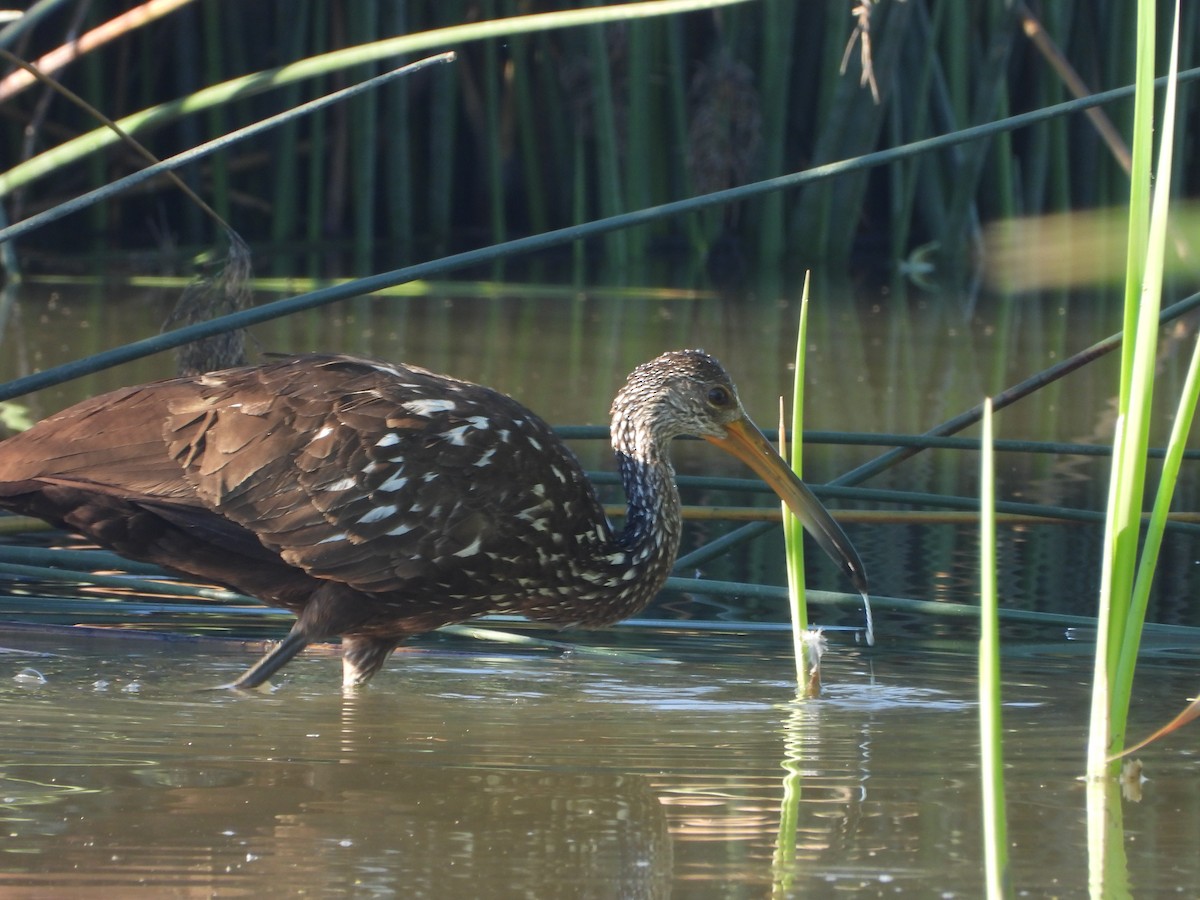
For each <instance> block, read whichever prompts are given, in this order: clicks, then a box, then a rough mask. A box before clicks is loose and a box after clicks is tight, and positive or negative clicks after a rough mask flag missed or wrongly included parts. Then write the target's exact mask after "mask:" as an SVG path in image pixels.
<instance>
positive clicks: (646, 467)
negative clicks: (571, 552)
mask: <svg viewBox="0 0 1200 900" xmlns="http://www.w3.org/2000/svg"><path fill="white" fill-rule="evenodd" d="M668 446H669V439H666V440H663V439H654V437H653V433H652V431H651V429H650V428H648V427H646V424H645V423H637V422H634V421H631V420H629V419H625V418H623V417H620V416H618V417H614V421H613V451H614V453H616V457H617V468H618V470H619V472H620V475H621V483H622V485H623V486H624V488H625V497H626V504H627V510H626V516H625V527H624V528H623V529H622V531H621V533H620V534H619V535H617V538H616V546H617V547H618V549H619V550H620V551H622V552H623V553H624V554H625V556H626V564H627V565H628V566H629V567H630V568H631V569H636V570H637V572H638V577H637V578H636V579H635V580H636V581H638V582H642V583H644V590H645V591H646V592H647V596H646V600H647V601H648V600H649V599H650V597H651V596H653V594H655V593H657V592H658V589H659V588H660V587H661V586H662V582H663V581H665V580H666V578H667V575H668V574H670V571H671V567H672V565H674V562H675V554H676V553H677V552H678V550H679V535H680V516H679V490H678V488H677V487H676V486H675V469H674V467H673V466H672V465H671V460H670V458H669V457H668V455H667V447H668Z"/></svg>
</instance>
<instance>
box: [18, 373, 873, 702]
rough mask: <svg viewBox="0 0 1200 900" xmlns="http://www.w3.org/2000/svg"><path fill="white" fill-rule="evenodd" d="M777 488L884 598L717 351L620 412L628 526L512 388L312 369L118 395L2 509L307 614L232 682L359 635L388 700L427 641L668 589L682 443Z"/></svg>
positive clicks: (366, 668) (356, 657) (69, 416)
mask: <svg viewBox="0 0 1200 900" xmlns="http://www.w3.org/2000/svg"><path fill="white" fill-rule="evenodd" d="M680 435H694V436H698V437H701V438H705V439H707V440H709V441H711V442H712V443H714V444H716V445H718V446H720V447H722V448H723V449H725V450H727V451H729V452H731V453H733V454H734V455H735V456H738V457H739V458H741V459H742V460H744V461H745V462H747V463H748V464H749V465H750V467H751V468H752V469H754V470H755V471H756V472H757V473H758V474H759V475H760V476H761V477H762V478H764V479H765V480H766V481H767V482H768V483H769V484H770V485H771V486H772V487H773V488H774V490H775V491H776V492H777V493H778V494H779V495H780V497H781V498H782V499H783V500H784V501H785V502H786V503H787V504H788V505H789V506H790V507H791V508H792V509H793V510H794V511H795V512H796V514H797V515H798V516H799V517H800V518H801V520H802V521H803V523H804V525H805V527H806V528H807V529H808V531H809V532H810V533H811V534H813V536H814V537H815V538H816V540H817V542H818V543H819V544H820V546H821V547H822V548H823V549H824V550H825V552H826V553H828V554H829V555H830V556H831V557H832V558H833V559H834V561H835V562H837V563H838V564H839V565H840V566H841V568H842V570H843V571H844V572H845V573H846V574H847V575H848V576H849V578H850V581H851V582H852V583H853V584H854V586H855V587H856V588H857V589H858V590H859V591H860V592H863V593H864V594H865V592H866V589H867V579H866V574H865V573H864V571H863V566H862V563H861V562H860V560H859V558H858V554H857V553H856V552H855V550H854V547H853V546H852V545H851V543H850V541H849V540H848V539H847V538H846V536H845V534H844V533H843V532H842V529H841V528H840V527H839V526H838V524H837V523H836V522H835V521H834V520H833V518H832V517H831V516H830V515H829V513H828V512H827V511H826V510H825V508H824V507H823V506H822V505H821V503H820V501H818V500H817V498H816V497H815V496H813V494H812V493H811V491H809V489H808V488H807V487H806V486H805V485H804V484H803V483H802V482H801V481H800V480H799V479H798V478H796V477H795V476H794V475H793V474H792V472H791V470H790V469H789V468H788V467H787V465H786V464H785V463H784V462H783V460H782V459H781V458H780V457H779V455H778V454H777V453H776V452H775V451H774V449H773V448H772V447H771V445H770V444H769V443H768V442H767V440H766V439H765V438H764V437H763V436H762V434H761V432H759V430H758V429H757V428H756V427H755V426H754V424H753V423H752V422H751V421H750V419H749V418H748V417H747V415H746V412H745V410H744V409H743V408H742V404H741V402H740V401H739V399H738V395H737V391H736V389H735V388H734V386H733V382H732V381H731V380H730V378H729V376H728V375H727V374H726V373H725V370H724V369H723V368H722V367H721V365H720V364H719V363H718V362H717V361H716V360H715V359H713V358H712V357H711V356H709V355H708V354H706V353H704V352H703V351H699V350H684V351H677V352H671V353H665V354H663V355H662V356H659V357H658V358H657V359H654V360H651V361H650V362H648V363H645V364H643V365H641V366H638V367H637V368H636V369H635V370H634V371H633V372H632V374H630V376H629V379H628V380H627V381H626V383H625V386H624V387H623V388H621V390H620V392H619V393H618V394H617V397H616V399H615V400H614V401H613V405H612V446H613V449H614V451H615V453H616V457H617V465H618V468H619V470H620V474H621V480H622V482H623V484H624V487H625V493H626V494H627V496H628V504H629V508H628V513H627V516H626V518H625V523H624V527H623V528H622V529H621V530H620V531H617V530H616V529H614V528H613V526H612V525H611V524H610V523H609V521H608V520H607V518H606V517H605V515H604V511H603V509H602V507H601V506H600V504H599V502H598V500H597V498H596V494H595V491H594V490H593V488H592V486H591V484H590V483H589V481H588V479H587V478H586V476H585V475H584V472H583V469H582V468H581V467H580V465H579V463H578V461H577V460H576V459H575V456H574V455H573V454H572V453H571V451H570V450H568V449H567V447H566V445H565V444H563V442H562V441H561V440H560V439H559V438H558V437H557V436H556V435H555V433H554V431H553V430H551V429H550V428H549V427H548V426H547V425H546V424H545V423H544V422H543V421H542V420H541V419H539V418H538V417H537V416H536V415H534V414H533V413H532V412H530V411H529V410H528V409H526V408H525V407H524V406H522V405H521V404H519V403H517V402H516V401H515V400H512V399H511V398H509V397H507V396H505V395H503V394H500V393H498V392H496V391H493V390H490V389H489V388H485V387H481V386H479V385H475V384H471V383H469V382H465V381H459V380H457V379H454V378H450V377H447V376H444V375H436V374H433V373H432V372H428V371H426V370H424V369H420V368H417V367H415V366H404V365H389V364H387V363H383V362H376V361H371V360H365V359H356V358H352V357H348V356H326V355H309V356H299V357H294V358H287V359H280V360H277V361H272V362H268V363H266V364H263V365H257V366H247V367H241V368H235V369H226V370H224V371H219V372H212V373H208V374H203V375H196V376H189V377H182V378H174V379H170V380H167V381H159V382H154V383H151V384H145V385H140V386H136V387H130V388H124V389H122V390H117V391H113V392H110V393H107V394H104V395H102V396H99V397H95V398H93V399H91V400H86V401H84V402H82V403H79V404H77V405H75V406H72V407H71V408H69V409H67V410H65V411H64V412H61V413H58V414H57V415H55V416H52V417H50V418H48V419H46V420H44V421H42V422H41V423H39V424H37V425H35V426H34V427H33V428H31V429H29V430H28V431H25V432H23V433H21V434H18V435H16V436H14V437H11V438H9V439H8V440H6V441H4V442H3V443H0V507H6V508H8V509H11V510H15V511H19V512H22V513H26V514H30V515H33V516H37V517H39V518H42V519H45V520H47V521H49V522H51V523H54V524H56V525H58V526H59V527H62V528H66V529H69V530H72V531H76V532H80V533H82V534H83V535H86V536H87V537H88V538H90V539H92V540H94V541H96V542H97V543H99V544H101V545H103V546H107V547H110V548H112V549H113V550H115V551H116V552H117V553H119V554H121V555H123V556H126V557H128V558H131V559H136V560H143V561H147V562H151V563H155V564H158V565H160V566H163V567H165V568H167V569H169V570H173V571H176V572H180V573H184V574H186V575H190V576H194V577H196V578H200V579H203V580H205V581H208V582H215V583H218V584H221V585H225V586H227V587H229V588H232V589H234V590H236V591H240V592H242V593H245V594H250V595H252V596H254V597H257V598H259V599H260V600H262V601H264V602H265V603H267V604H270V605H272V606H279V607H285V608H287V609H289V610H291V611H292V612H294V613H295V614H296V621H295V623H294V625H293V626H292V629H291V631H290V633H289V634H288V635H287V636H286V637H285V638H284V639H283V640H282V641H281V642H279V643H278V644H277V645H275V647H274V648H273V649H271V650H270V651H269V652H268V653H267V654H266V655H265V656H264V657H263V658H262V659H261V660H259V661H258V662H257V663H256V664H255V665H254V666H252V667H251V668H250V669H249V670H247V671H246V672H245V673H244V674H243V675H242V676H241V677H239V678H238V679H237V680H236V681H234V682H233V683H232V685H230V686H232V687H239V688H252V687H256V686H258V685H260V684H262V683H264V682H265V681H266V680H267V679H268V678H270V677H271V675H272V674H274V673H275V672H277V671H278V670H279V669H280V668H281V667H282V666H283V665H284V664H285V663H287V662H288V661H289V660H290V659H291V658H292V657H293V656H295V655H296V654H297V653H299V652H300V651H301V650H302V649H303V648H304V647H305V646H306V645H307V644H309V643H311V642H313V641H316V640H321V639H325V638H329V637H334V636H338V635H340V636H341V638H342V665H343V680H344V683H345V684H346V685H355V684H360V683H363V682H366V681H367V680H368V679H370V678H371V677H372V676H373V675H374V674H375V673H376V672H377V671H378V670H379V668H380V666H382V665H383V663H384V661H385V660H386V659H387V657H388V655H389V654H390V653H391V651H392V650H393V649H395V647H396V646H397V644H399V643H400V641H401V640H403V639H404V638H405V637H407V636H409V635H413V634H418V633H421V632H426V631H430V630H432V629H435V628H438V627H440V626H442V625H447V624H450V623H455V622H461V621H464V620H466V619H470V618H473V617H476V616H480V615H484V614H487V613H519V614H522V615H524V616H526V617H529V618H532V619H538V620H545V621H548V622H554V623H559V624H563V625H568V624H582V625H600V624H607V623H612V622H615V621H617V620H619V619H622V618H625V617H627V616H629V615H631V614H632V613H634V612H637V611H638V610H640V609H642V608H643V607H644V606H645V605H646V604H647V603H648V602H649V601H650V599H651V598H652V597H653V596H654V595H655V593H657V591H658V590H659V589H660V588H661V587H662V584H663V582H664V580H665V579H666V577H667V574H668V572H669V571H670V569H671V567H672V564H673V563H674V560H675V555H676V551H677V550H678V547H679V536H680V505H679V493H678V490H677V489H676V486H675V480H674V475H675V473H674V470H673V468H672V466H671V461H670V457H669V453H668V450H669V446H668V445H669V444H670V442H671V439H672V438H675V437H677V436H680Z"/></svg>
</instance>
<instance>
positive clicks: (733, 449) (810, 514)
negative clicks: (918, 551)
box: [706, 418, 867, 598]
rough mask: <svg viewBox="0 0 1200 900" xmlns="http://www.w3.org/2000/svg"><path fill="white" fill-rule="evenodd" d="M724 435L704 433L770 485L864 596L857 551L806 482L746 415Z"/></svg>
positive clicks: (863, 573) (864, 580)
mask: <svg viewBox="0 0 1200 900" xmlns="http://www.w3.org/2000/svg"><path fill="white" fill-rule="evenodd" d="M725 431H726V436H725V437H724V438H714V437H707V438H706V440H708V441H710V442H711V443H713V444H716V445H717V446H718V447H720V448H721V449H722V450H724V451H726V452H727V453H731V454H732V455H734V456H736V457H737V458H738V459H740V460H741V461H742V462H744V463H745V464H746V465H748V466H749V467H750V468H751V469H753V470H754V472H755V474H757V475H758V477H759V478H761V479H762V480H763V481H765V482H766V483H767V484H769V485H770V486H771V489H772V490H773V491H775V493H776V494H778V495H779V499H781V500H782V501H783V502H784V503H786V504H787V505H788V508H789V509H790V510H791V511H792V512H793V513H795V514H796V518H798V519H799V520H800V524H802V525H803V526H804V528H805V530H806V531H807V532H808V533H809V534H811V535H812V536H813V538H814V539H815V540H816V542H817V544H819V545H820V547H821V549H822V550H824V551H825V552H826V554H828V556H829V558H830V559H832V560H833V561H834V562H835V563H837V564H838V565H839V566H841V568H842V571H843V572H845V573H846V575H847V576H848V577H849V578H850V583H851V584H853V585H854V587H855V589H856V590H857V591H858V592H859V593H860V594H862V595H863V597H864V598H865V597H866V595H867V573H866V570H865V569H864V568H863V564H862V560H861V559H859V558H858V551H857V550H855V549H854V545H853V544H851V543H850V539H849V538H848V537H846V533H845V532H844V531H842V526H841V525H839V524H838V523H837V522H836V521H835V520H834V518H833V516H831V515H830V514H829V510H827V509H826V508H825V507H824V506H823V505H822V503H821V501H820V500H818V499H817V497H816V495H815V494H813V492H812V491H811V490H809V488H808V485H806V484H805V483H804V482H803V481H801V480H800V479H799V478H797V477H796V473H795V472H793V471H792V469H791V466H789V465H788V464H787V463H786V462H784V461H783V457H782V456H780V455H779V453H778V452H777V451H776V450H775V448H774V447H772V446H771V443H770V441H768V440H767V439H766V438H765V437H763V433H762V432H761V431H759V430H758V428H757V427H755V425H754V423H753V422H751V421H750V420H749V419H746V418H742V419H738V420H737V421H736V422H732V423H730V424H729V425H727V426H726V427H725Z"/></svg>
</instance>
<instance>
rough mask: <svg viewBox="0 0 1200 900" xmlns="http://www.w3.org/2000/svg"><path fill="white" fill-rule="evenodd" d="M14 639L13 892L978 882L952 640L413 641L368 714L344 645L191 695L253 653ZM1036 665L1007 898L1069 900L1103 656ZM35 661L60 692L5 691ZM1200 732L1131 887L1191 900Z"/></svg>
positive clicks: (962, 685)
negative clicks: (279, 673)
mask: <svg viewBox="0 0 1200 900" xmlns="http://www.w3.org/2000/svg"><path fill="white" fill-rule="evenodd" d="M4 643H5V645H6V646H7V647H9V648H12V649H21V650H25V651H30V652H31V653H36V654H39V655H27V654H20V655H18V654H12V653H10V654H5V655H4V656H3V657H0V676H2V677H0V748H2V749H0V772H2V775H0V819H2V820H3V821H2V823H0V827H2V828H3V830H4V834H5V838H4V841H3V854H4V855H3V859H4V862H3V865H0V893H3V894H4V896H5V897H6V898H7V897H14V898H17V897H45V896H53V895H56V894H62V893H70V894H71V895H72V896H100V895H104V896H112V895H114V894H115V895H118V896H157V897H162V896H197V895H199V896H222V897H236V896H262V895H264V893H266V894H267V895H273V896H285V895H308V896H355V897H369V896H404V897H431V898H437V897H447V898H449V897H465V896H472V897H497V898H508V897H535V898H546V897H564V898H566V897H572V898H574V897H621V898H631V897H668V896H674V897H713V898H739V897H764V896H768V895H770V894H771V893H772V891H773V890H774V891H775V892H776V895H780V896H797V897H799V896H830V895H834V894H840V893H845V892H852V893H854V894H855V895H858V896H882V897H886V896H897V895H905V896H919V897H937V896H943V897H974V896H978V895H979V892H980V884H981V880H980V879H981V875H980V873H981V865H982V863H981V860H982V855H981V849H980V837H979V783H978V771H977V748H976V727H977V726H976V716H975V703H974V697H973V680H974V661H973V660H972V659H971V658H970V657H969V656H968V655H966V654H963V653H961V652H957V651H956V650H954V649H953V648H947V647H944V646H943V647H939V645H938V644H937V642H931V643H929V644H927V645H926V646H924V647H918V648H917V649H915V650H913V649H905V648H901V647H895V646H893V647H884V648H875V649H873V650H870V651H866V650H863V649H861V648H857V647H855V646H853V645H852V644H835V645H834V647H833V648H832V651H831V653H830V654H829V656H828V657H827V663H826V667H825V683H826V688H825V693H824V696H823V697H822V699H819V700H810V701H798V700H796V699H795V698H794V694H793V687H792V681H791V675H792V673H791V663H790V660H789V659H788V652H787V650H788V648H787V642H786V640H784V639H782V638H780V637H779V636H772V635H752V636H744V637H738V638H719V637H717V638H714V637H705V638H703V639H699V638H695V637H686V636H682V637H676V638H671V637H669V636H666V635H663V634H657V635H652V636H647V638H646V639H644V640H642V641H641V642H640V644H641V646H642V649H644V650H649V651H650V652H653V653H654V654H655V655H656V656H657V657H659V658H662V659H669V660H673V661H675V664H673V665H671V664H665V663H663V664H647V663H641V662H630V661H626V660H598V659H595V658H589V657H584V656H579V655H567V656H562V655H558V654H514V653H510V652H496V651H494V650H492V649H489V648H481V647H479V646H474V645H461V644H460V645H452V646H444V645H442V644H441V643H432V644H428V643H424V644H419V645H418V648H417V649H412V650H408V651H406V652H402V653H400V654H398V655H397V657H396V658H395V659H393V660H392V661H391V663H390V664H389V665H388V667H387V668H386V669H385V670H384V672H383V673H381V675H380V676H379V677H378V678H377V679H376V680H375V681H374V682H373V683H372V684H371V686H370V688H368V689H367V690H365V691H361V692H359V693H358V694H356V695H353V696H342V694H341V693H340V691H339V689H338V678H339V675H340V671H339V666H338V665H337V663H336V660H335V659H334V658H333V657H332V655H330V654H328V653H321V652H316V653H310V654H307V655H305V656H303V657H302V658H300V659H298V660H297V661H296V662H294V663H293V664H292V665H291V666H289V668H288V669H287V671H286V675H285V677H284V678H283V679H281V680H280V683H279V684H278V685H277V687H276V690H275V691H274V692H273V693H271V694H270V695H263V696H259V695H255V696H246V695H235V694H231V693H228V692H220V691H218V692H211V691H204V690H200V689H199V688H202V687H205V686H208V685H211V684H216V683H218V682H220V681H224V680H227V679H228V678H229V677H230V676H231V675H233V674H234V673H235V672H236V671H238V670H239V669H240V668H241V667H242V666H244V665H245V664H246V662H247V661H248V660H249V659H250V658H251V657H250V656H249V655H248V653H247V651H246V650H245V649H242V648H237V647H234V646H231V645H228V644H223V643H220V642H212V641H205V642H181V643H171V644H164V643H162V642H159V641H153V640H146V639H131V638H122V637H118V636H113V637H106V636H103V635H101V636H91V635H89V636H85V637H74V636H72V635H71V634H70V633H66V634H39V633H36V632H33V633H20V634H17V635H10V636H8V637H6V638H5V641H4ZM1017 649H1018V650H1019V652H1018V653H1014V654H1012V655H1009V656H1008V657H1007V658H1006V660H1005V664H1004V678H1005V710H1004V717H1005V719H1004V722H1005V727H1006V747H1005V750H1006V757H1007V762H1008V771H1007V784H1008V804H1009V805H1008V809H1009V816H1010V825H1009V835H1010V839H1011V842H1012V850H1011V854H1012V862H1013V876H1014V878H1013V881H1014V884H1015V885H1017V887H1018V888H1019V889H1020V890H1021V891H1022V892H1025V894H1026V895H1027V896H1039V897H1040V896H1051V895H1055V896H1081V895H1083V893H1084V888H1085V885H1086V883H1087V841H1086V831H1085V827H1084V807H1083V803H1084V792H1083V787H1082V784H1081V783H1080V782H1079V780H1078V777H1079V775H1080V774H1081V771H1082V766H1083V755H1082V748H1083V741H1084V731H1085V726H1086V718H1087V700H1086V689H1085V683H1086V682H1087V681H1088V680H1089V675H1090V671H1089V666H1090V662H1089V658H1088V656H1087V654H1086V653H1082V652H1080V649H1081V648H1079V647H1077V646H1075V645H1073V644H1070V643H1067V642H1065V641H1063V640H1061V639H1059V640H1054V639H1048V640H1037V641H1029V640H1024V641H1022V642H1021V643H1020V644H1019V645H1017ZM27 669H35V670H37V671H38V672H40V673H41V674H42V676H43V677H44V679H45V681H44V683H30V680H29V679H30V677H31V676H28V675H27V676H26V677H25V678H24V679H15V678H14V676H15V675H17V674H18V673H20V672H21V671H24V670H27ZM1197 674H1198V673H1197V671H1196V666H1195V665H1194V657H1193V660H1192V661H1190V662H1188V663H1187V664H1186V665H1183V666H1180V665H1173V666H1167V665H1162V664H1160V665H1159V666H1158V667H1157V668H1156V667H1155V666H1154V664H1153V663H1152V664H1151V674H1150V676H1149V678H1150V679H1152V681H1153V683H1154V684H1155V690H1154V691H1152V692H1150V691H1141V692H1139V694H1138V696H1139V698H1140V699H1139V703H1138V705H1137V708H1136V711H1135V722H1137V723H1141V727H1148V726H1149V725H1151V724H1153V723H1155V722H1157V721H1160V720H1162V719H1164V718H1166V717H1167V716H1168V715H1169V714H1171V713H1173V712H1174V711H1175V707H1176V706H1177V705H1178V698H1181V697H1182V696H1184V695H1185V694H1186V692H1187V691H1188V690H1194V686H1195V683H1196V675H1197ZM1135 727H1137V726H1135ZM1194 746H1195V745H1194V741H1192V740H1190V739H1189V737H1188V736H1186V735H1184V736H1179V737H1176V738H1173V739H1171V740H1169V741H1168V742H1166V743H1165V744H1163V745H1162V746H1161V747H1160V748H1157V749H1154V750H1150V751H1146V752H1145V753H1143V754H1142V758H1143V759H1144V760H1145V762H1146V766H1147V775H1148V777H1149V779H1150V780H1149V781H1148V782H1147V783H1146V784H1145V786H1144V787H1145V795H1144V798H1143V799H1142V801H1141V802H1140V803H1136V804H1134V803H1128V804H1126V807H1125V824H1126V828H1127V839H1126V840H1127V851H1128V861H1129V882H1130V885H1131V887H1132V889H1133V891H1134V893H1135V895H1137V896H1159V895H1164V894H1166V893H1177V895H1179V896H1196V895H1198V894H1200V859H1198V858H1197V856H1196V854H1195V847H1196V842H1197V840H1198V839H1200V816H1197V814H1196V813H1197V810H1198V809H1200V787H1198V786H1197V783H1196V781H1195V766H1196V752H1195V750H1194ZM789 773H792V774H789ZM789 793H790V795H791V796H792V797H793V798H794V800H793V803H794V805H795V811H796V812H795V816H796V819H795V821H796V829H795V834H794V838H793V837H789V836H788V835H787V834H781V830H780V819H781V805H782V804H783V803H784V798H785V794H789Z"/></svg>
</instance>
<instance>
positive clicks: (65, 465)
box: [0, 381, 200, 506]
mask: <svg viewBox="0 0 1200 900" xmlns="http://www.w3.org/2000/svg"><path fill="white" fill-rule="evenodd" d="M188 390H189V385H188V383H187V382H184V381H169V382H159V383H156V384H153V385H143V386H139V387H132V388H124V389H122V390H118V391H113V392H111V393H108V394H103V395H101V396H99V397H94V398H92V399H91V400H85V401H84V402H82V403H79V404H76V405H75V406H73V407H71V408H69V409H67V410H64V411H63V412H61V413H58V414H57V415H54V416H51V417H49V418H48V419H45V420H43V421H42V422H39V423H38V424H37V425H35V426H34V427H33V428H31V429H29V430H28V431H24V432H21V433H20V434H17V435H14V436H13V437H11V438H9V439H8V440H6V441H4V442H3V443H2V444H0V478H2V479H3V481H2V482H0V493H3V494H15V493H18V492H19V491H20V485H21V484H22V483H23V482H29V481H34V480H37V481H41V482H44V483H58V484H71V485H78V486H86V487H87V488H88V489H89V490H100V491H105V492H108V493H111V494H114V495H119V496H122V497H125V498H155V499H161V500H168V501H171V502H173V503H184V504H193V505H196V506H199V505H200V500H199V498H198V497H197V496H196V493H195V491H194V490H193V489H192V486H191V484H189V482H188V481H187V479H186V478H184V477H183V473H182V472H181V471H180V469H179V466H178V465H177V464H176V463H175V462H174V461H173V460H172V459H171V458H170V456H168V455H167V454H166V452H165V448H164V446H163V416H164V412H165V408H166V404H168V403H169V402H171V399H172V397H173V396H177V395H180V396H181V395H183V394H186V393H187V392H188Z"/></svg>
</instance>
